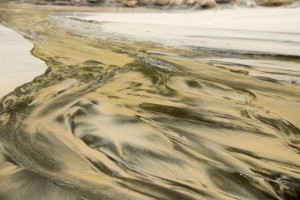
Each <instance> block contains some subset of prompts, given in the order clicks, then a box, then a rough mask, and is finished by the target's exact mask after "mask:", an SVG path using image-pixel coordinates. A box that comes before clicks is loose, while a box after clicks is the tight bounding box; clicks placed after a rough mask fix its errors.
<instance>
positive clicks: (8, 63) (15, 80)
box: [0, 25, 46, 98]
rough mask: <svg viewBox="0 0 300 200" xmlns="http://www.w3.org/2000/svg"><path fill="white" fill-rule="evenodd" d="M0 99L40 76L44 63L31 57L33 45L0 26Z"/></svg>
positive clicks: (43, 69)
mask: <svg viewBox="0 0 300 200" xmlns="http://www.w3.org/2000/svg"><path fill="white" fill-rule="evenodd" d="M0 46H1V48H0V63H1V64H0V76H1V78H0V85H1V87H0V98H1V97H3V96H4V95H5V94H7V93H9V92H11V91H13V89H14V88H16V87H17V86H20V85H22V84H24V83H26V82H29V81H31V80H32V79H33V78H34V77H36V76H38V75H40V74H42V73H43V72H44V71H45V69H46V65H45V63H44V62H43V61H42V60H40V59H38V58H36V57H34V56H32V55H31V53H30V50H31V49H32V48H33V44H32V43H30V42H29V41H27V40H26V39H24V38H23V37H22V36H21V35H19V34H18V33H16V32H15V31H13V30H11V29H9V28H6V27H5V26H2V25H0Z"/></svg>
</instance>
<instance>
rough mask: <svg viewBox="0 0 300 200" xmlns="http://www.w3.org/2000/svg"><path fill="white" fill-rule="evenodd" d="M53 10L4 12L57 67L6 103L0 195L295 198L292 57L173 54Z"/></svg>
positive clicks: (17, 199)
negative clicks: (25, 16) (29, 17)
mask: <svg viewBox="0 0 300 200" xmlns="http://www.w3.org/2000/svg"><path fill="white" fill-rule="evenodd" d="M52 9H53V10H51V9H42V8H41V7H38V8H32V7H28V8H26V9H24V10H23V11H22V14H26V15H30V16H32V19H26V18H21V17H20V13H19V12H20V11H18V12H17V11H15V12H13V11H11V12H10V13H5V15H4V16H5V18H4V19H5V20H6V21H7V23H9V24H10V25H11V26H12V27H14V28H16V29H19V30H20V29H22V30H23V34H24V35H25V36H26V37H28V38H31V40H32V41H33V42H34V44H35V45H36V48H35V50H34V51H33V54H34V55H36V56H39V57H40V58H41V59H43V60H45V62H46V63H47V65H48V66H49V68H48V70H47V71H46V73H45V74H44V75H42V76H40V77H38V78H36V79H35V80H34V81H33V82H31V83H29V84H26V85H24V86H23V87H21V88H19V89H18V90H16V91H15V92H14V93H12V94H11V95H9V96H7V97H5V98H3V99H1V101H0V136H1V137H0V180H1V181H0V197H2V198H4V199H8V200H10V199H13V200H22V199H34V200H35V199H38V200H40V199H45V200H49V199H51V200H52V199H53V200H54V199H55V200H57V199H64V200H66V199H70V200H73V199H116V200H118V199H122V200H123V199H128V200H129V199H130V200H131V199H165V200H176V199H177V200H183V199H211V200H212V199H222V200H223V199H224V200H225V199H251V200H252V199H257V200H261V199H284V200H296V199H299V197H300V193H299V191H300V175H299V174H300V155H299V153H300V146H299V144H300V118H299V113H300V85H299V77H300V74H299V73H300V68H299V63H300V58H299V56H298V53H297V52H296V53H291V52H285V51H284V50H283V48H279V49H278V51H277V50H276V51H275V50H274V49H269V48H268V51H264V50H261V51H260V52H257V51H253V49H247V46H245V45H240V46H241V47H242V48H243V50H237V49H235V48H231V47H230V51H228V49H226V48H212V49H211V48H207V47H206V46H201V45H198V44H197V45H196V46H195V47H199V48H195V47H192V48H191V47H186V46H184V45H179V46H176V45H174V46H175V47H174V46H172V44H171V43H172V40H170V41H171V42H170V41H167V42H170V43H169V44H171V45H170V46H171V47H170V46H169V47H167V46H162V45H159V44H157V43H153V41H151V37H149V41H146V42H143V40H139V39H138V38H137V40H138V41H133V40H132V38H131V39H130V38H128V35H126V36H125V37H122V36H120V32H119V33H117V35H114V34H111V33H108V32H105V30H103V28H105V27H106V25H105V24H103V23H98V22H95V21H82V18H80V19H79V20H78V19H74V18H73V17H70V10H68V8H65V9H61V10H60V9H58V10H57V9H54V8H52ZM78 9H79V10H80V8H78ZM84 12H86V10H84ZM98 12H99V11H98ZM57 13H59V14H57ZM76 13H77V12H76ZM76 13H74V15H75V16H77V17H78V15H79V14H76ZM86 15H87V13H85V14H83V15H82V16H84V17H85V16H86ZM88 15H89V16H94V15H91V14H88ZM126 15H127V14H126ZM101 16H102V15H101ZM104 16H105V15H104ZM109 16H111V15H109ZM85 20H87V19H85ZM139 20H140V19H139ZM125 25H126V23H125ZM26 27H31V28H30V30H28V28H26ZM136 27H140V25H139V23H137V25H136ZM154 27H155V26H154ZM152 28H153V27H152ZM123 30H124V29H123ZM224 31H225V32H226V30H224ZM250 32H251V31H250ZM227 33H228V32H227ZM230 34H231V33H230ZM268 34H269V33H268ZM276 34H277V33H276ZM285 34H287V32H285ZM244 35H247V38H249V37H252V34H250V33H249V34H246V33H244ZM170 37H171V36H170ZM278 37H279V36H278ZM298 37H299V36H298V35H296V36H295V37H290V38H287V39H289V40H291V41H292V42H291V43H293V42H297V41H298V39H299V38H298ZM181 38H183V37H181ZM161 39H162V40H163V38H161ZM183 39H184V38H183ZM262 39H263V40H265V39H266V38H262ZM222 40H223V39H222ZM224 40H225V39H224ZM275 40H281V38H279V39H278V38H277V39H275ZM209 41H210V39H209ZM268 42H269V41H268ZM284 44H285V43H284ZM259 45H260V44H259ZM270 45H271V44H270ZM229 46H230V45H229ZM232 46H234V47H236V46H235V45H232ZM238 46H239V45H238ZM291 46H292V45H291ZM222 47H223V46H222ZM295 48H298V47H295ZM273 50H274V51H273Z"/></svg>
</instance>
